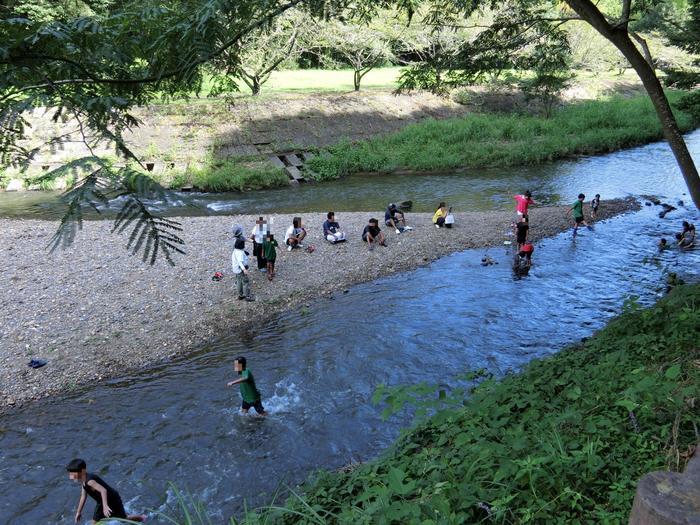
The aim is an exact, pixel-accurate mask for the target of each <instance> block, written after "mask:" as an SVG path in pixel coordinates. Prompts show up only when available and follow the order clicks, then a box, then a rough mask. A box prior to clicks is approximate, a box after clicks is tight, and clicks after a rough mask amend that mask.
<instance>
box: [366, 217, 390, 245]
mask: <svg viewBox="0 0 700 525" xmlns="http://www.w3.org/2000/svg"><path fill="white" fill-rule="evenodd" d="M362 240H363V241H365V242H366V243H367V248H368V249H369V250H370V251H372V250H374V243H379V245H380V246H386V242H384V232H382V230H381V229H380V228H379V221H378V220H377V219H374V218H372V219H370V220H369V222H368V224H367V226H365V229H364V230H362Z"/></svg>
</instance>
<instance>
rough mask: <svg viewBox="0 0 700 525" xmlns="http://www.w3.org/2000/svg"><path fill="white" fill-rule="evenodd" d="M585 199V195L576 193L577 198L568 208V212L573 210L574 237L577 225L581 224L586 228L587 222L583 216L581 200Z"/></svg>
mask: <svg viewBox="0 0 700 525" xmlns="http://www.w3.org/2000/svg"><path fill="white" fill-rule="evenodd" d="M585 199H586V196H585V195H584V194H583V193H579V194H578V199H577V200H576V202H574V203H573V204H572V205H571V208H569V211H570V212H573V214H574V237H575V236H576V233H577V232H578V227H579V226H580V225H581V224H583V225H584V226H585V227H586V228H588V227H589V226H588V223H587V222H586V219H584V217H583V201H584V200H585Z"/></svg>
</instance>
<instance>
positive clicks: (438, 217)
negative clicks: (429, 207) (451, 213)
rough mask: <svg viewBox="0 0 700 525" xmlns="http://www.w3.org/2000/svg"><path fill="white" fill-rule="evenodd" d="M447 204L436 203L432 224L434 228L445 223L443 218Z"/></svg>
mask: <svg viewBox="0 0 700 525" xmlns="http://www.w3.org/2000/svg"><path fill="white" fill-rule="evenodd" d="M447 213H448V210H447V204H445V203H444V202H441V203H440V204H438V208H437V210H435V213H434V214H433V224H434V225H435V227H436V228H442V227H443V226H444V225H445V219H446V218H447Z"/></svg>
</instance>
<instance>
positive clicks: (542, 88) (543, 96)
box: [520, 32, 572, 118]
mask: <svg viewBox="0 0 700 525" xmlns="http://www.w3.org/2000/svg"><path fill="white" fill-rule="evenodd" d="M552 36H553V37H552V38H550V39H549V41H548V42H546V43H544V44H542V45H539V46H535V47H534V49H533V50H532V52H531V53H529V54H527V55H526V56H524V57H523V58H522V59H521V67H522V68H523V69H525V70H529V71H532V72H533V73H534V77H532V78H526V79H524V80H521V82H520V87H521V89H522V90H523V91H524V92H525V94H526V96H528V97H529V98H537V99H539V100H540V101H541V102H542V105H543V107H544V115H545V117H546V118H549V117H551V116H552V110H553V109H554V104H555V103H556V101H557V100H558V98H559V96H560V95H561V92H562V91H564V89H566V87H567V86H568V85H569V83H570V80H571V78H572V74H571V69H570V62H571V49H570V48H569V43H568V40H567V37H566V34H564V33H563V32H559V33H558V34H557V37H558V38H554V35H552Z"/></svg>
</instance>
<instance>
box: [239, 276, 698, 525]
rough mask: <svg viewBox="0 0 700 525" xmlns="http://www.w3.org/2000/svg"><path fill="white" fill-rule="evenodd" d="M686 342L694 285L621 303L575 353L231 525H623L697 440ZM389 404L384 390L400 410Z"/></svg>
mask: <svg viewBox="0 0 700 525" xmlns="http://www.w3.org/2000/svg"><path fill="white" fill-rule="evenodd" d="M698 341H700V286H699V285H694V286H681V287H677V288H676V289H674V291H673V292H672V293H671V294H670V295H669V296H668V297H667V298H665V299H663V300H661V301H660V302H659V303H657V305H655V306H654V307H652V308H649V309H641V308H639V307H638V306H637V304H636V303H635V302H634V300H629V301H627V303H626V307H625V312H624V313H623V315H621V316H620V317H619V318H617V319H616V320H614V321H612V322H611V323H610V324H609V325H608V326H607V327H606V328H605V329H604V330H602V331H601V332H599V333H598V334H597V335H595V336H594V337H592V338H591V339H589V340H588V341H587V342H586V343H585V344H580V345H575V346H573V347H570V348H569V349H567V350H564V351H562V352H560V353H559V354H557V355H555V356H553V357H550V358H548V359H542V360H537V361H534V362H532V363H531V364H530V365H528V366H527V367H526V368H525V370H524V371H523V372H522V373H520V374H518V375H511V376H506V377H505V378H504V379H502V380H500V381H498V380H496V379H494V378H486V379H483V378H482V382H481V383H480V384H478V386H476V387H474V388H473V390H472V392H471V395H470V396H469V398H468V399H466V400H464V399H463V398H462V399H456V400H455V401H457V402H458V403H459V404H462V403H463V404H464V405H465V406H464V407H463V408H459V409H451V410H443V411H440V412H438V413H437V414H435V415H434V416H432V417H431V418H430V419H428V420H427V421H426V422H424V423H423V424H420V425H419V426H417V427H416V428H414V429H413V430H411V431H409V432H407V433H406V434H405V435H404V436H403V437H402V438H401V439H400V440H399V442H398V443H397V445H396V446H395V447H394V448H393V449H392V450H390V451H389V452H388V453H387V454H385V455H384V456H383V457H381V458H380V459H378V460H376V461H373V462H370V463H367V464H365V465H362V466H360V467H357V468H355V469H354V470H352V471H351V472H347V473H326V474H321V475H319V476H318V477H317V479H316V480H315V481H314V482H313V483H312V484H311V485H310V486H308V487H307V491H306V494H305V495H304V496H303V497H302V498H300V497H298V496H296V495H295V496H294V497H292V498H290V499H289V501H288V502H287V504H286V508H284V509H279V508H275V509H272V508H270V509H267V510H263V511H261V512H262V515H261V516H258V517H251V516H247V517H246V519H245V520H244V522H245V523H250V524H252V523H258V522H261V521H257V520H261V519H264V522H265V523H268V524H273V523H278V524H281V523H284V524H293V523H294V524H302V523H321V522H322V523H328V524H340V523H353V524H370V523H377V524H379V523H381V524H399V523H401V524H403V523H416V524H417V523H433V524H436V523H443V524H462V523H499V524H500V523H505V524H510V523H545V524H546V523H551V524H562V525H563V524H570V523H625V522H626V521H627V518H628V514H629V511H630V508H631V505H632V500H633V497H634V491H635V487H636V484H637V481H638V480H639V478H640V477H641V476H643V475H644V474H645V473H647V472H650V471H654V470H665V469H670V470H680V469H682V468H683V467H684V463H685V461H687V459H688V458H689V456H690V455H691V454H692V451H693V449H694V446H695V444H696V442H697V435H696V430H695V428H694V422H695V421H698V419H699V418H700V403H698V402H697V398H698V384H700V367H698V366H697V362H698V361H697V360H698V359H700V348H699V347H698ZM482 375H483V374H482ZM474 377H477V375H475V376H474ZM423 389H424V391H425V387H423ZM402 395H404V394H402V392H401V391H400V390H399V391H398V392H397V391H394V392H389V393H387V392H386V391H385V392H384V398H385V399H386V400H388V401H391V403H392V404H398V405H399V406H400V405H401V403H400V402H398V403H397V400H398V401H400V398H401V396H402ZM441 397H442V396H441ZM432 403H433V404H435V401H433V402H432ZM318 516H320V517H322V518H323V519H322V521H318V520H317V519H316V518H315V517H318Z"/></svg>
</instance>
